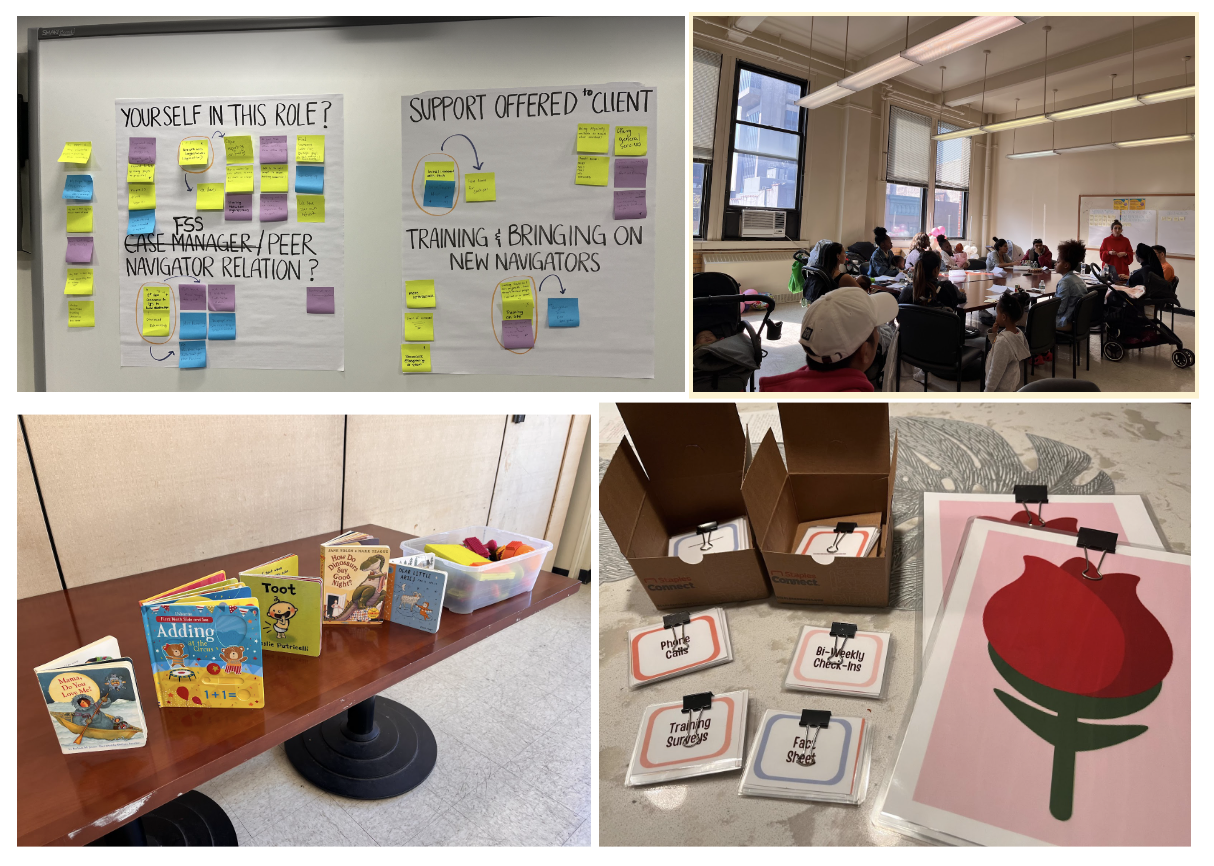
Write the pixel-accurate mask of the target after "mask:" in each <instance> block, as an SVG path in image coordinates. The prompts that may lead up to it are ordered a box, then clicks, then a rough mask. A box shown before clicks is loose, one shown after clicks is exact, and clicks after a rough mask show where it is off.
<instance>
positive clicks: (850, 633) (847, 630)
mask: <svg viewBox="0 0 1214 866" xmlns="http://www.w3.org/2000/svg"><path fill="white" fill-rule="evenodd" d="M830 636H831V637H833V638H834V639H835V648H834V649H832V650H831V651H830V655H829V656H828V658H832V659H833V658H834V657H835V656H837V655H842V654H843V650H844V649H845V648H846V647H847V642H848V641H849V640H850V639H851V638H853V637H855V636H856V624H855V623H854V622H832V623H831V624H830ZM839 638H843V646H839Z"/></svg>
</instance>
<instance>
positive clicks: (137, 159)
mask: <svg viewBox="0 0 1214 866" xmlns="http://www.w3.org/2000/svg"><path fill="white" fill-rule="evenodd" d="M126 161H127V162H128V163H135V164H136V165H155V164H156V139H155V138H140V137H137V136H131V139H130V143H129V144H128V145H127V151H126Z"/></svg>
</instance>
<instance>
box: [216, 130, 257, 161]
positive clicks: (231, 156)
mask: <svg viewBox="0 0 1214 866" xmlns="http://www.w3.org/2000/svg"><path fill="white" fill-rule="evenodd" d="M223 146H224V149H225V150H226V151H227V158H228V165H234V164H236V163H243V162H252V161H253V136H251V135H225V136H224V139H223Z"/></svg>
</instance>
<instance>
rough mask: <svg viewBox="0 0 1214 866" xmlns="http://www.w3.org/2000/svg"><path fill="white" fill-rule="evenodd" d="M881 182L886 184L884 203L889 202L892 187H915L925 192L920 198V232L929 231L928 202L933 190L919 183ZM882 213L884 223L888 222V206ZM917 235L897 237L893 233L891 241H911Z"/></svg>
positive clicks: (883, 180) (882, 209) (912, 233)
mask: <svg viewBox="0 0 1214 866" xmlns="http://www.w3.org/2000/svg"><path fill="white" fill-rule="evenodd" d="M881 182H882V183H883V184H885V187H886V189H885V195H884V196H882V200H883V203H884V202H888V201H889V187H891V186H910V187H914V188H915V189H921V190H923V195H921V196H919V231H921V232H925V231H927V200H928V198H929V197H930V193H931V189H932V188H931V187H930V186H928V185H922V186H921V185H919V184H917V183H902V182H901V181H896V180H885V179H882V181H881ZM934 203H935V202H933V204H934ZM881 213H882V221H883V222H888V221H889V218H888V216H887V215H886V214H887V213H888V206H885V207H882V208H881ZM932 215H933V217H934V216H935V214H934V213H933V214H932ZM915 234H916V233H915V232H911V233H910V234H909V235H896V234H894V233H893V232H892V231H891V232H890V234H889V236H890V238H891V239H897V240H908V241H909V240H911V239H912V238H913V237H914V236H915Z"/></svg>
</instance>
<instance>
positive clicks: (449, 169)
mask: <svg viewBox="0 0 1214 866" xmlns="http://www.w3.org/2000/svg"><path fill="white" fill-rule="evenodd" d="M423 179H424V180H452V181H453V180H455V163H453V162H428V163H426V176H425V178H423Z"/></svg>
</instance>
